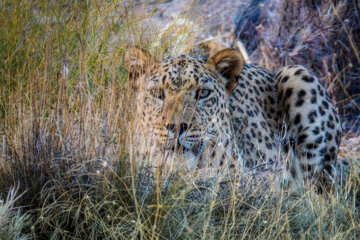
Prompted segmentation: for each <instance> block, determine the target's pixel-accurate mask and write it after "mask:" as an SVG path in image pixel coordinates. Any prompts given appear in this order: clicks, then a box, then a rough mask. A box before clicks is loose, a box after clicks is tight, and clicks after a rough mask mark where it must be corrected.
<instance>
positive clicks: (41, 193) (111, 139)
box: [0, 0, 360, 239]
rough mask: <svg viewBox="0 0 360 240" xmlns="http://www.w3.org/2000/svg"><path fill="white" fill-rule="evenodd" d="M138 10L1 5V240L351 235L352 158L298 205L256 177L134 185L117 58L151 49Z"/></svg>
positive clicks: (113, 5) (109, 5) (355, 189)
mask: <svg viewBox="0 0 360 240" xmlns="http://www.w3.org/2000/svg"><path fill="white" fill-rule="evenodd" d="M139 8H140V9H142V7H141V6H138V5H136V4H135V2H132V1H130V2H129V1H124V2H122V1H120V2H117V1H104V2H101V3H99V2H97V3H95V2H84V1H69V2H68V3H66V4H65V3H62V1H45V0H44V1H35V2H33V1H2V2H1V5H0V59H1V61H0V64H1V70H0V83H1V88H0V119H1V121H0V149H1V150H0V153H1V155H0V193H1V197H3V196H9V197H7V199H4V201H1V202H0V203H1V204H0V238H2V239H11V238H12V239H21V238H22V239H25V238H34V239H139V238H140V239H153V238H154V239H168V238H170V239H197V238H203V239H219V238H220V239H228V238H229V239H234V238H236V239H269V238H272V239H284V238H303V239H313V238H320V239H321V238H323V239H352V238H358V237H359V235H360V230H359V229H360V215H359V214H360V213H359V207H360V206H359V198H360V194H359V192H360V189H359V186H360V172H359V171H360V170H359V169H360V163H359V161H358V160H356V159H355V158H349V159H348V162H349V168H348V169H347V171H344V172H346V173H344V174H342V175H341V176H342V177H343V179H339V180H338V183H337V185H336V188H335V186H334V187H333V188H332V189H330V190H329V192H328V193H326V194H320V195H319V194H316V192H315V191H314V189H310V190H309V192H306V193H304V194H303V196H302V197H301V198H299V199H291V198H289V197H288V196H287V193H286V192H283V191H281V190H279V188H278V187H277V185H276V182H275V183H274V184H269V185H266V187H264V185H263V182H261V181H257V180H256V178H255V177H252V176H250V177H249V178H247V179H246V178H244V179H240V180H234V181H232V182H229V183H218V182H217V181H216V180H214V182H206V183H203V184H199V185H198V186H197V187H194V185H191V184H188V182H186V181H185V180H184V179H183V178H181V176H177V175H174V176H170V177H163V178H158V179H157V182H156V183H155V185H154V186H152V185H147V186H144V185H143V184H142V182H143V181H144V179H145V178H146V176H144V174H142V173H143V172H142V171H140V173H137V172H135V171H134V169H132V168H131V165H130V162H131V160H132V159H133V153H134V152H133V151H134V146H132V133H133V132H134V128H135V123H134V122H133V119H134V113H133V112H134V104H133V97H132V91H131V88H130V86H129V84H128V82H127V72H126V70H125V68H124V66H123V62H122V57H123V55H124V52H125V49H126V47H127V46H128V45H129V44H130V43H137V44H139V45H141V44H142V46H143V47H145V48H148V49H152V48H155V47H157V48H159V47H158V46H159V45H158V44H157V42H156V40H157V36H158V35H157V34H156V32H152V33H153V35H154V36H152V35H149V34H148V32H147V31H146V30H147V28H148V27H149V26H148V25H149V24H151V23H149V22H148V21H147V20H146V17H148V16H149V15H151V14H155V11H154V9H153V10H151V9H150V10H148V11H145V10H141V11H140V12H136V11H135V10H134V9H139ZM186 19H188V20H189V21H190V20H191V22H196V19H190V16H189V18H186ZM177 34H179V36H182V37H183V36H185V37H186V36H187V35H186V32H184V30H180V32H178V33H177ZM172 37H174V35H172ZM145 40H146V44H144V41H145ZM182 43H183V42H182V41H180V42H177V44H182ZM162 52H165V51H164V49H157V50H156V52H155V53H158V54H160V53H162ZM274 64H275V63H274ZM276 64H278V63H276ZM354 65H355V63H354ZM328 86H329V85H328ZM135 150H136V146H135ZM145 180H146V179H145ZM244 181H245V182H248V183H249V182H251V184H249V186H248V185H243V184H242V182H244ZM14 186H17V187H18V190H17V191H14V190H13V188H12V187H14ZM219 186H221V187H222V188H225V192H221V191H220V193H219V191H218V189H219ZM17 192H19V193H18V194H17V196H18V197H15V193H17ZM15 206H16V207H15ZM18 207H19V208H18Z"/></svg>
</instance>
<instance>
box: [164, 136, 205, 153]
mask: <svg viewBox="0 0 360 240" xmlns="http://www.w3.org/2000/svg"><path fill="white" fill-rule="evenodd" d="M165 145H166V150H167V151H172V152H175V153H178V154H181V153H183V154H184V155H187V154H188V153H190V154H191V155H193V156H194V157H196V158H199V157H200V155H201V154H202V152H203V151H204V148H205V143H204V140H202V139H198V140H197V141H196V142H194V143H193V144H189V143H187V142H186V141H184V142H183V141H181V138H180V137H179V138H173V139H169V140H167V141H166V144H165Z"/></svg>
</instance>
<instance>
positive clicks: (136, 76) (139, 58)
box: [124, 47, 158, 89]
mask: <svg viewBox="0 0 360 240" xmlns="http://www.w3.org/2000/svg"><path fill="white" fill-rule="evenodd" d="M124 63H125V68H126V69H127V71H128V73H129V81H130V84H131V85H132V87H133V88H134V89H137V88H139V84H140V83H139V81H140V77H141V76H142V75H143V74H145V73H146V71H147V70H149V69H150V68H151V67H152V66H154V65H155V64H157V63H158V62H157V61H156V60H155V58H154V57H152V56H151V54H150V53H148V52H146V51H145V50H142V49H141V48H138V47H130V48H128V50H127V51H126V53H125V57H124Z"/></svg>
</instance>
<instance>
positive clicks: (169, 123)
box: [125, 48, 244, 169]
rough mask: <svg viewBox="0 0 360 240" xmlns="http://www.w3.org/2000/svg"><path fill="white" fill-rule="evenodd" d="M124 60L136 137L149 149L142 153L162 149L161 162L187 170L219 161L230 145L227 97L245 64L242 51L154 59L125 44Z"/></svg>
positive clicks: (218, 162)
mask: <svg viewBox="0 0 360 240" xmlns="http://www.w3.org/2000/svg"><path fill="white" fill-rule="evenodd" d="M125 65H126V68H127V70H128V72H129V81H130V83H131V85H132V87H133V88H134V90H135V94H136V99H137V113H138V114H137V119H138V121H139V123H140V127H139V129H138V133H139V134H138V135H139V139H140V141H143V142H147V143H148V144H145V145H146V146H147V148H150V149H152V150H146V151H147V153H149V154H150V155H151V154H154V153H160V152H161V153H164V154H163V157H161V164H162V163H166V164H171V165H172V166H179V165H182V166H185V167H186V168H188V169H192V168H194V167H201V168H202V167H205V166H213V165H216V164H218V166H221V165H223V162H224V160H223V159H224V155H226V154H230V153H231V151H232V147H233V134H232V126H231V119H230V113H229V110H228V103H227V100H228V94H229V92H230V91H231V90H232V89H233V88H234V87H235V86H236V83H237V80H236V78H237V76H238V75H239V74H240V72H241V71H242V68H243V65H244V60H243V58H242V56H241V54H239V53H238V52H237V51H235V50H233V49H225V50H222V51H220V52H218V53H216V54H215V55H214V56H212V57H211V58H209V59H208V60H207V61H203V60H200V59H197V58H195V57H192V56H188V55H180V56H174V57H168V58H166V59H163V60H162V61H158V60H156V59H155V58H154V57H152V56H151V55H150V54H149V53H147V52H145V51H144V50H141V49H139V48H130V49H128V51H127V53H126V55H125ZM142 151H144V150H142ZM166 158H168V159H166ZM155 160H156V161H157V162H158V160H159V159H155ZM153 164H154V163H153Z"/></svg>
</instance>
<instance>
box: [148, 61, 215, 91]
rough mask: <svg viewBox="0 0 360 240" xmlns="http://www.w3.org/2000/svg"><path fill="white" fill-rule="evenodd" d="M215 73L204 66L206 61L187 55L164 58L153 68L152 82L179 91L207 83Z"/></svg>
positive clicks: (212, 78) (209, 82) (212, 79)
mask: <svg viewBox="0 0 360 240" xmlns="http://www.w3.org/2000/svg"><path fill="white" fill-rule="evenodd" d="M214 78H216V75H215V74H214V73H213V72H212V71H211V70H210V69H208V68H207V67H206V62H205V61H203V60H201V59H197V58H194V57H191V56H188V55H180V56H175V57H169V58H166V59H164V60H163V61H162V62H161V63H160V64H159V65H158V66H157V67H156V68H155V69H154V70H153V74H152V77H151V81H152V84H154V85H157V86H162V87H164V88H167V89H169V90H173V91H180V90H184V89H192V88H196V87H199V86H204V85H209V84H211V82H213V81H214Z"/></svg>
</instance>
